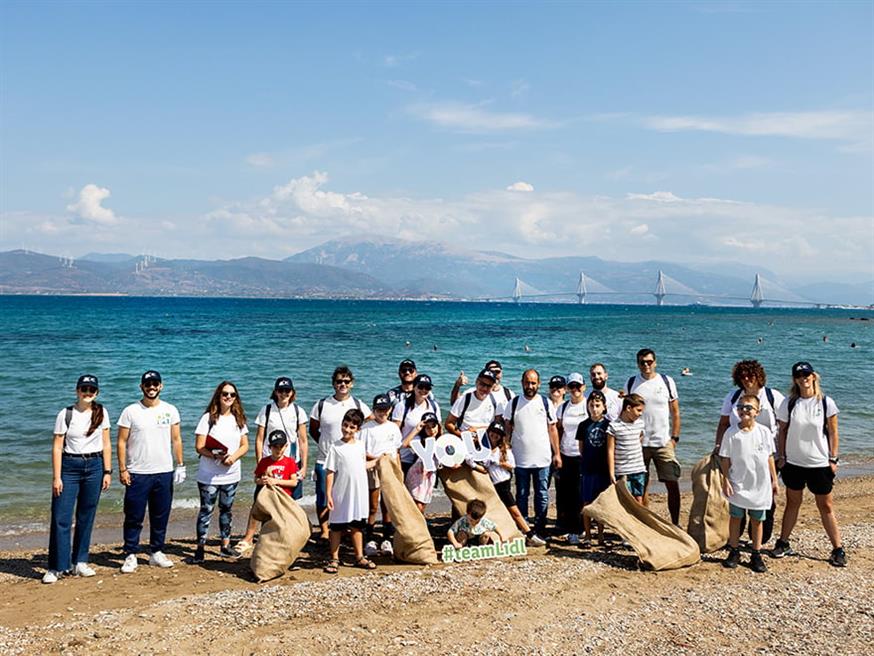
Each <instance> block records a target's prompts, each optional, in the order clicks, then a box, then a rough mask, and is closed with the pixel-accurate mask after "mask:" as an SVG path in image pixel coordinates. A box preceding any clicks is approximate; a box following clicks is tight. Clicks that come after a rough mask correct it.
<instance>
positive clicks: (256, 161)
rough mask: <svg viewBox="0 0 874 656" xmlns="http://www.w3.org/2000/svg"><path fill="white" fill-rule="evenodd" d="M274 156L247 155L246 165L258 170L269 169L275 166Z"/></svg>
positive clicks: (266, 154)
mask: <svg viewBox="0 0 874 656" xmlns="http://www.w3.org/2000/svg"><path fill="white" fill-rule="evenodd" d="M275 163H276V162H275V160H274V159H273V155H271V154H270V153H252V154H251V155H246V164H248V165H249V166H254V167H257V168H269V167H271V166H273V165H274V164H275Z"/></svg>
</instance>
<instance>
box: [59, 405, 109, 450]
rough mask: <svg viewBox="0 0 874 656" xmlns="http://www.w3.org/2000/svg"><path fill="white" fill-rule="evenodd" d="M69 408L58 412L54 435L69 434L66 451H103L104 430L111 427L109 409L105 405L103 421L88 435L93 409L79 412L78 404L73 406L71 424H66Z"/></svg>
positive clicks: (65, 443)
mask: <svg viewBox="0 0 874 656" xmlns="http://www.w3.org/2000/svg"><path fill="white" fill-rule="evenodd" d="M66 418H67V409H66V408H64V409H63V410H61V411H60V412H59V413H58V416H57V418H56V419H55V432H54V433H53V434H54V435H63V434H64V433H66V434H67V438H66V440H65V441H64V453H97V452H98V451H103V431H104V430H105V429H107V428H110V427H111V424H110V422H109V410H107V409H106V407H105V406H104V408H103V421H102V422H101V424H100V426H98V427H97V429H96V430H95V431H94V432H93V433H91V434H90V435H86V433H87V432H88V428H89V427H90V426H91V409H90V408H89V409H88V410H86V411H85V412H79V410H78V409H77V408H76V406H73V416H72V417H71V418H70V425H69V426H67V424H66Z"/></svg>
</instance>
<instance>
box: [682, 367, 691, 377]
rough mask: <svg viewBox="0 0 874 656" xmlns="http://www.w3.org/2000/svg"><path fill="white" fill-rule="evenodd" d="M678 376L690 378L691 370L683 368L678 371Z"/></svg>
mask: <svg viewBox="0 0 874 656" xmlns="http://www.w3.org/2000/svg"><path fill="white" fill-rule="evenodd" d="M680 375H681V376H691V375H692V370H691V369H689V367H683V368H682V369H681V370H680Z"/></svg>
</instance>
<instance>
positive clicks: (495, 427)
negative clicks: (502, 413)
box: [486, 420, 507, 435]
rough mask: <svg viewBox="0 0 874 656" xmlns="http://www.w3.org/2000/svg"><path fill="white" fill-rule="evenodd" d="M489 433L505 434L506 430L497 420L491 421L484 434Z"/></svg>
mask: <svg viewBox="0 0 874 656" xmlns="http://www.w3.org/2000/svg"><path fill="white" fill-rule="evenodd" d="M489 431H495V432H496V433H500V434H501V435H506V434H507V429H506V428H504V424H503V422H500V421H497V420H496V421H493V422H492V423H490V424H489V427H488V428H487V429H486V432H487V433H488V432H489Z"/></svg>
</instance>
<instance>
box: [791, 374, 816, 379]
mask: <svg viewBox="0 0 874 656" xmlns="http://www.w3.org/2000/svg"><path fill="white" fill-rule="evenodd" d="M812 375H813V374H811V373H803V374H795V377H796V378H810V377H811V376H812Z"/></svg>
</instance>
